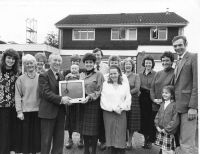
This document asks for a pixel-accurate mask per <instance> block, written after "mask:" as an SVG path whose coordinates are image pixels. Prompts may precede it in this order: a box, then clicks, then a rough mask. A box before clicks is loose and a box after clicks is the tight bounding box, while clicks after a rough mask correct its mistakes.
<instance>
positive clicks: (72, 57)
mask: <svg viewBox="0 0 200 154" xmlns="http://www.w3.org/2000/svg"><path fill="white" fill-rule="evenodd" d="M70 61H71V62H72V61H79V62H80V61H81V57H80V56H79V55H78V54H74V55H72V56H71V59H70Z"/></svg>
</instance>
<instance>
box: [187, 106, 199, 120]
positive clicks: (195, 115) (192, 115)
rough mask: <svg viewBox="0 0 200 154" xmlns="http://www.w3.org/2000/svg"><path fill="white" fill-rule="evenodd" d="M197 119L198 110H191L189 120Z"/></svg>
mask: <svg viewBox="0 0 200 154" xmlns="http://www.w3.org/2000/svg"><path fill="white" fill-rule="evenodd" d="M196 118H197V109H192V108H190V109H189V110H188V120H193V119H196Z"/></svg>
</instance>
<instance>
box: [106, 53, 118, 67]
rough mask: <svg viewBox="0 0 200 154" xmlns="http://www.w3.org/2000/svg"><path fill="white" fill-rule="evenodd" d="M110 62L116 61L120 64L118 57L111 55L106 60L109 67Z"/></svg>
mask: <svg viewBox="0 0 200 154" xmlns="http://www.w3.org/2000/svg"><path fill="white" fill-rule="evenodd" d="M110 61H118V62H119V63H120V61H121V59H120V57H119V56H117V55H112V56H110V57H109V59H108V64H109V65H110Z"/></svg>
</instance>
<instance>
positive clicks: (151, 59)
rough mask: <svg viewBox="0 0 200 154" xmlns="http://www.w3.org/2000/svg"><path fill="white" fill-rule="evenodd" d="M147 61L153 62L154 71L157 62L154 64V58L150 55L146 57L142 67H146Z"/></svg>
mask: <svg viewBox="0 0 200 154" xmlns="http://www.w3.org/2000/svg"><path fill="white" fill-rule="evenodd" d="M145 60H150V61H151V62H152V69H153V68H154V66H155V62H154V59H153V57H152V56H150V55H148V56H146V57H145V58H144V59H143V61H142V66H143V67H145Z"/></svg>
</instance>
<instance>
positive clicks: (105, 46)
mask: <svg viewBox="0 0 200 154" xmlns="http://www.w3.org/2000/svg"><path fill="white" fill-rule="evenodd" d="M187 24H188V21H187V20H185V19H184V18H182V17H181V16H179V15H177V14H176V13H174V12H168V11H167V12H161V13H121V14H85V15H69V16H67V17H66V18H64V19H62V20H60V21H59V22H57V23H56V24H55V25H56V27H57V28H58V29H59V48H60V52H61V55H62V56H63V58H64V62H65V63H64V68H66V67H68V66H69V65H68V63H69V58H68V57H69V56H70V55H72V54H75V53H76V54H79V55H83V54H84V53H86V52H91V51H92V50H93V49H94V48H96V47H98V48H101V49H102V51H103V53H104V55H105V57H104V58H105V59H107V58H108V57H109V56H110V55H119V56H120V57H122V59H123V58H125V57H132V58H133V59H134V60H135V61H136V64H137V71H140V70H141V62H142V59H143V58H144V56H145V55H146V54H152V56H153V57H154V58H155V60H157V63H158V64H157V67H159V66H160V65H161V64H159V57H160V55H161V53H163V52H164V51H166V50H167V51H173V48H172V46H171V45H172V43H171V41H172V39H173V37H174V36H176V35H180V34H181V35H182V34H183V32H184V27H185V26H186V25H187Z"/></svg>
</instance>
